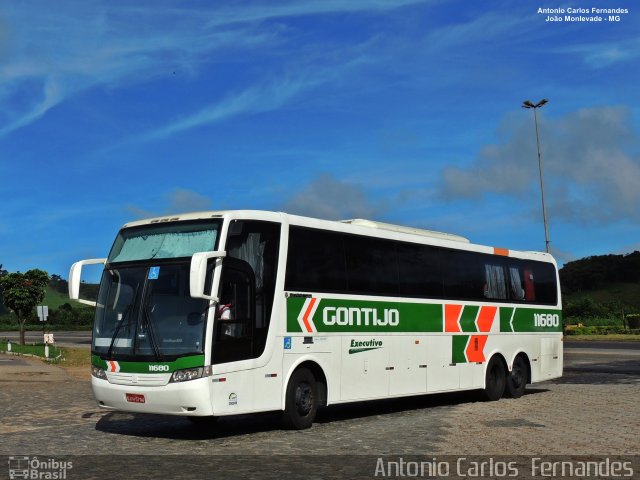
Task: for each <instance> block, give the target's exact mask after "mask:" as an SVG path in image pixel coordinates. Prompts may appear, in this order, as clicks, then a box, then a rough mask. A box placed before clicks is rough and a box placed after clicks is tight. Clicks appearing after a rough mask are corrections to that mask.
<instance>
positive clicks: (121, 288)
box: [92, 261, 209, 361]
mask: <svg viewBox="0 0 640 480" xmlns="http://www.w3.org/2000/svg"><path fill="white" fill-rule="evenodd" d="M208 308H209V302H208V301H206V300H202V299H197V298H191V296H190V295H189V262H188V261H181V262H172V263H166V262H165V263H163V264H161V265H158V266H147V265H144V266H127V267H124V268H110V269H106V270H105V271H104V273H103V276H102V282H101V284H100V293H99V294H98V303H97V306H96V315H95V321H94V329H93V345H92V352H93V353H94V354H96V355H100V356H102V357H105V358H106V357H109V358H122V359H125V358H127V357H136V358H138V357H145V358H147V359H151V360H156V361H159V360H165V359H167V358H168V357H171V358H176V357H179V356H184V355H190V354H194V355H195V354H201V353H202V352H203V347H204V331H205V324H206V316H207V310H208Z"/></svg>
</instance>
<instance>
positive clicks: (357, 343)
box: [349, 338, 382, 355]
mask: <svg viewBox="0 0 640 480" xmlns="http://www.w3.org/2000/svg"><path fill="white" fill-rule="evenodd" d="M349 346H350V347H351V348H349V355H351V354H353V353H361V352H368V351H369V350H377V349H378V348H382V340H376V339H375V338H372V339H371V340H354V339H351V345H349Z"/></svg>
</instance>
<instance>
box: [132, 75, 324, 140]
mask: <svg viewBox="0 0 640 480" xmlns="http://www.w3.org/2000/svg"><path fill="white" fill-rule="evenodd" d="M321 82H322V77H321V76H316V77H315V78H308V79H298V80H291V79H289V78H284V79H282V80H279V81H277V82H272V83H270V84H268V85H264V86H252V87H249V88H247V89H245V90H243V91H241V92H239V93H237V94H233V95H230V96H228V97H227V98H225V99H223V100H222V101H220V102H218V103H214V104H212V105H209V106H207V107H205V108H203V109H202V110H199V111H198V112H195V113H193V114H191V115H189V116H187V117H184V118H181V119H178V120H176V121H174V122H173V123H170V124H168V125H165V126H164V127H161V128H160V129H158V130H155V131H153V132H151V133H148V134H146V135H143V136H142V137H140V138H139V139H140V140H143V141H144V140H147V141H148V140H155V139H160V138H165V137H168V136H171V135H174V134H176V133H179V132H182V131H184V130H189V129H191V128H194V127H199V126H201V125H207V124H212V123H215V122H218V121H221V120H225V119H227V118H231V117H235V116H237V115H240V114H246V113H262V112H268V111H272V110H276V109H278V108H280V107H281V106H283V105H284V104H285V103H287V102H288V101H289V100H291V99H292V98H293V97H295V96H296V95H298V94H299V93H301V92H303V91H305V90H307V89H310V88H313V87H314V86H316V85H318V84H319V83H321Z"/></svg>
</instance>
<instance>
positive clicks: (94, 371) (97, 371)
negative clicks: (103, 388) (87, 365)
mask: <svg viewBox="0 0 640 480" xmlns="http://www.w3.org/2000/svg"><path fill="white" fill-rule="evenodd" d="M91 375H93V376H94V377H96V378H99V379H100V380H106V379H107V372H105V371H104V369H102V368H100V367H96V366H94V365H91Z"/></svg>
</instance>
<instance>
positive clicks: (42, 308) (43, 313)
mask: <svg viewBox="0 0 640 480" xmlns="http://www.w3.org/2000/svg"><path fill="white" fill-rule="evenodd" d="M36 308H37V310H38V318H39V319H40V321H41V322H42V340H43V342H44V356H45V358H49V344H48V343H47V335H46V333H44V322H46V321H47V318H48V317H49V307H48V306H47V305H38V306H37V307H36Z"/></svg>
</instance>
